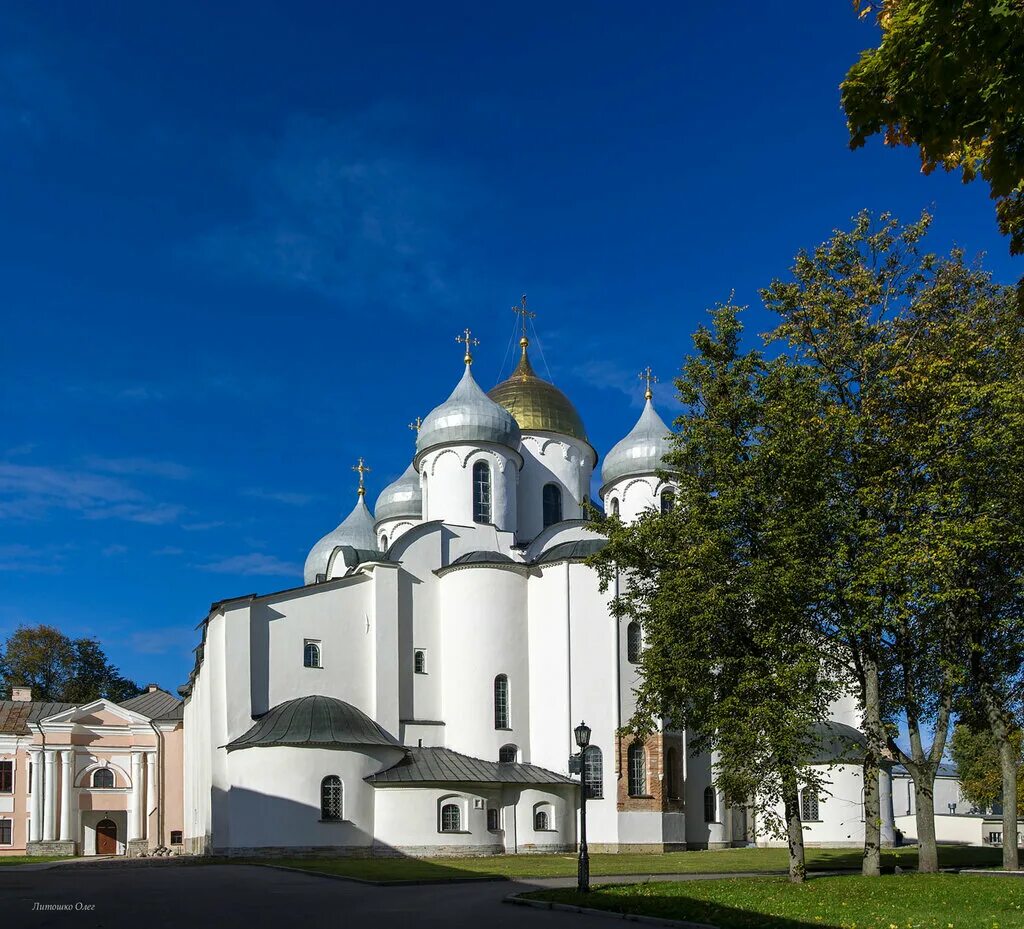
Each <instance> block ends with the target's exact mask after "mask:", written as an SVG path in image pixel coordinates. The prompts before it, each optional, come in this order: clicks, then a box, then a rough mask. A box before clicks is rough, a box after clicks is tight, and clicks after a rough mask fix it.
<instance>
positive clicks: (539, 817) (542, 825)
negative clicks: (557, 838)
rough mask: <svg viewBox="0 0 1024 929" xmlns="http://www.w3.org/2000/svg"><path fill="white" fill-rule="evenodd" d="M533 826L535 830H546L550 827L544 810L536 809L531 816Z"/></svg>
mask: <svg viewBox="0 0 1024 929" xmlns="http://www.w3.org/2000/svg"><path fill="white" fill-rule="evenodd" d="M533 828H534V831H536V832H547V831H548V829H550V828H551V827H550V826H549V825H548V814H547V813H546V812H545V811H544V810H537V814H536V815H535V816H534V817H533Z"/></svg>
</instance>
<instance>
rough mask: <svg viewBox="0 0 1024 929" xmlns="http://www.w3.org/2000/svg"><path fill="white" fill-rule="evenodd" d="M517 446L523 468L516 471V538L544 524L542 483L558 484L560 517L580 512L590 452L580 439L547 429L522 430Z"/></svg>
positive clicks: (534, 532)
mask: <svg viewBox="0 0 1024 929" xmlns="http://www.w3.org/2000/svg"><path fill="white" fill-rule="evenodd" d="M519 448H520V451H521V452H522V455H523V468H522V471H521V472H520V475H519V512H518V530H517V531H518V536H519V539H520V541H527V540H529V539H533V538H535V537H536V536H537V535H538V534H539V533H540V532H541V530H543V528H544V506H543V491H544V485H545V484H549V483H554V484H557V485H558V486H559V487H560V488H561V491H562V519H579V518H580V517H581V516H582V515H583V510H582V501H583V498H584V497H585V496H587V495H588V494H589V493H590V475H591V473H592V471H593V467H594V453H593V451H592V450H591V449H590V447H589V446H587V445H585V444H584V443H582V442H578V441H575V440H573V439H571V438H569V437H568V436H563V435H556V434H555V433H547V432H529V433H525V434H524V435H523V440H522V443H521V444H520V446H519Z"/></svg>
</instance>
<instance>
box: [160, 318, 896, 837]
mask: <svg viewBox="0 0 1024 929" xmlns="http://www.w3.org/2000/svg"><path fill="white" fill-rule="evenodd" d="M518 309H519V310H520V312H521V313H522V315H523V322H524V328H523V336H522V339H521V340H520V346H521V356H520V358H519V361H518V366H517V367H516V368H515V370H514V371H513V373H512V374H511V376H510V377H509V378H508V379H506V380H505V381H503V382H502V383H500V384H498V385H497V386H495V387H494V388H492V389H491V390H490V391H489V392H485V391H484V390H483V389H482V388H481V387H480V386H479V384H478V383H477V381H476V379H475V377H474V374H473V368H472V362H473V358H472V351H471V349H472V347H473V345H475V344H476V343H475V340H473V339H472V336H471V334H470V333H469V331H468V330H467V331H466V332H465V334H464V335H463V336H462V337H460V338H459V339H458V341H460V342H461V343H462V344H463V345H464V366H463V368H462V370H461V372H460V376H459V377H457V378H453V379H454V380H456V383H455V386H454V389H453V390H452V393H451V394H450V396H449V397H448V398H447V399H444V400H441V402H439V403H437V405H436V406H435V407H434V408H433V409H432V410H431V411H430V412H429V413H428V414H427V415H426V417H425V418H424V419H422V420H421V421H419V420H418V421H417V423H416V425H417V426H418V431H417V435H416V447H415V451H414V454H413V455H412V457H411V460H410V461H408V462H401V463H400V465H399V467H396V468H395V469H394V470H395V471H399V470H401V474H400V476H399V477H398V478H397V480H395V481H394V482H393V483H392V484H390V485H389V486H387V487H385V488H384V490H383V491H381V493H380V495H379V496H378V497H377V500H376V506H375V508H374V511H371V510H370V508H369V507H368V505H367V502H366V490H365V482H364V475H365V472H366V470H367V469H366V467H365V465H364V463H363V460H362V459H359V464H358V465H357V466H356V468H355V470H357V471H358V472H359V487H358V494H357V499H356V503H355V506H354V508H353V509H352V511H351V513H350V514H349V515H348V516H347V517H346V518H345V519H344V520H343V521H342V522H341V523H340V524H339V525H338V526H337V527H336V528H334V529H332V530H331V531H329V532H328V533H327V534H326V535H324V536H323V537H322V538H321V539H320V540H319V541H317V542H316V543H315V544H314V545H313V546H312V548H311V549H310V551H309V554H308V557H307V558H306V562H305V568H304V576H303V578H302V583H301V584H299V585H297V586H295V587H292V588H289V589H286V590H281V591H277V592H274V593H269V594H265V595H250V596H246V597H241V598H236V599H230V600H224V601H221V602H218V603H215V604H214V605H213V607H212V608H211V610H210V612H209V614H208V615H207V616H206V618H205V619H204V621H203V623H202V640H201V643H200V645H199V647H198V648H197V649H196V662H195V666H194V669H193V671H192V673H191V675H190V678H189V681H188V683H187V684H186V685H185V686H184V687H183V688H182V689H181V691H180V692H181V693H182V695H183V696H184V698H185V706H184V722H185V729H184V732H185V764H184V771H185V781H184V809H185V822H184V833H185V835H184V840H185V848H186V850H187V851H191V852H196V853H217V854H239V855H243V854H254V853H282V854H294V853H301V852H318V853H337V854H379V855H401V854H416V855H423V854H438V855H439V854H490V853H501V852H507V853H523V852H533V851H556V850H565V849H571V848H573V847H574V846H575V843H576V841H577V823H578V810H579V790H580V787H579V784H580V781H579V779H578V778H573V777H570V756H571V755H573V754H574V753H575V752H576V746H575V744H574V742H573V727H574V726H575V725H576V724H577V723H579V721H580V720H581V719H583V720H585V721H586V722H587V723H588V724H589V726H590V727H591V729H592V738H591V746H590V748H589V749H588V751H587V753H586V756H585V759H584V764H583V784H584V788H583V789H585V790H586V791H587V795H588V803H587V809H588V827H589V839H590V843H591V848H592V850H595V851H620V850H651V851H658V850H663V849H679V848H709V847H712V848H713V847H725V846H729V845H734V844H747V843H754V842H756V843H760V844H771V843H772V842H773V841H774V840H772V839H771V837H769V836H767V835H765V834H763V833H762V832H760V831H759V830H758V824H757V823H756V822H755V821H754V820H753V817H752V816H748V815H747V811H746V810H744V809H730V808H729V807H728V806H727V805H726V804H725V802H724V800H723V797H722V793H721V791H720V790H719V789H718V788H717V786H716V784H715V772H714V758H713V757H707V756H701V755H697V754H695V753H694V752H693V751H692V750H691V748H690V744H691V739H690V738H689V734H688V733H686V732H682V731H675V730H671V729H669V728H667V727H665V726H664V725H663V724H662V723H661V721H660V720H655V721H654V731H653V732H652V733H651V734H650V735H649V736H648V737H646V738H644V739H635V738H633V737H632V736H627V735H625V734H623V732H622V726H623V724H624V723H626V722H627V721H628V720H629V718H630V717H631V715H632V713H633V710H634V707H635V697H634V688H635V686H636V683H637V664H638V660H639V657H640V654H641V652H642V649H643V647H644V643H643V633H642V630H641V628H640V627H639V626H638V625H637V624H636V623H631V622H628V621H625V620H620V619H618V618H616V617H614V616H613V615H612V614H611V612H610V610H609V604H610V601H611V599H612V597H613V596H614V595H615V592H616V590H617V589H618V585H620V584H624V583H627V579H626V578H621V577H620V578H617V579H616V581H615V584H613V585H612V587H611V589H609V590H606V591H602V590H601V589H600V586H599V584H598V579H597V577H596V574H595V572H594V570H593V569H592V568H591V567H589V565H588V564H587V563H586V559H587V556H589V555H590V554H592V553H594V552H596V551H597V550H599V549H600V548H601V547H602V546H603V545H604V544H605V540H604V539H603V538H602V537H601V536H600V535H599V534H597V533H595V532H594V531H593V530H592V529H591V528H589V524H588V523H589V515H588V513H589V510H588V504H589V503H590V502H591V501H590V499H589V498H590V496H591V493H592V491H591V488H592V486H597V487H599V491H598V497H599V498H600V502H601V504H602V505H603V506H604V509H605V511H606V512H607V513H609V514H612V515H615V516H617V517H618V518H620V519H622V520H633V519H636V518H639V517H640V516H642V515H643V514H644V513H647V512H650V511H652V510H654V511H658V510H660V509H662V508H666V507H671V506H672V505H673V499H674V498H673V490H672V482H671V478H670V476H668V475H666V474H665V472H664V461H663V458H664V455H665V453H666V451H667V450H668V448H669V445H670V440H669V436H670V430H669V427H668V425H667V424H666V423H665V421H664V420H663V419H662V418H661V417H660V416H659V415H658V413H657V411H656V410H655V408H654V405H653V397H652V394H651V390H650V377H649V372H648V383H647V391H646V395H645V398H644V400H645V402H644V407H643V410H642V412H641V415H640V417H639V419H638V421H637V422H636V424H635V425H634V427H633V428H632V429H631V430H629V431H628V432H626V434H625V436H624V438H623V439H622V440H621V441H620V442H619V443H617V444H616V445H615V446H614V447H613V448H612V449H611V450H610V451H609V453H608V455H607V457H606V458H605V460H604V462H603V464H602V466H601V470H600V479H599V480H598V481H596V482H595V480H594V475H595V469H596V468H597V467H598V453H597V451H596V450H595V449H594V447H593V446H592V445H591V443H590V440H589V438H588V436H587V432H586V429H585V427H584V424H583V422H582V420H581V418H580V416H579V414H578V412H577V411H576V409H575V407H574V406H573V404H572V403H571V402H570V400H569V399H568V397H566V396H565V394H564V393H562V392H561V391H560V390H559V389H558V388H557V387H555V385H554V384H551V383H550V382H548V381H545V380H543V379H541V378H540V377H538V376H537V374H536V372H535V371H534V369H533V367H532V364H531V360H530V357H529V354H528V346H529V341H528V339H527V334H526V328H525V322H526V316H527V314H526V311H525V305H524V306H523V307H521V308H518ZM438 399H439V400H440V398H438ZM410 412H415V411H410ZM624 427H625V424H624ZM624 431H626V430H625V428H624ZM403 469H404V470H403ZM297 580H298V579H297ZM848 704H849V701H847V703H844V704H842V705H837V707H836V713H835V720H834V722H833V723H832V724H830V727H829V732H828V738H827V739H826V740H825V742H826V743H827V744H828V745H829V746H830V751H829V753H828V754H827V756H823V757H821V758H818V759H814V763H815V764H819V765H821V766H822V767H823V768H825V769H826V784H827V785H829V786H827V788H826V789H825V790H824V791H823V792H822V793H821V794H820V795H816V796H806V797H803V798H802V805H803V807H804V811H805V817H804V818H805V820H806V821H807V825H808V830H809V835H808V839H809V841H810V843H811V844H821V845H850V846H854V845H857V844H859V843H861V842H862V841H863V836H864V823H863V813H862V810H863V807H862V795H861V784H860V768H859V761H860V759H859V758H858V757H857V745H858V743H859V742H862V741H863V740H862V738H861V736H860V733H859V732H858V731H857V729H856V728H855V727H856V725H857V720H856V718H855V716H856V709H855V707H853V708H852V709H851V705H848ZM851 714H852V715H851ZM885 829H886V831H887V835H888V836H889V837H890V838H891V835H892V832H891V829H892V822H891V809H889V810H887V820H886V824H885Z"/></svg>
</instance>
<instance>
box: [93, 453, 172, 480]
mask: <svg viewBox="0 0 1024 929" xmlns="http://www.w3.org/2000/svg"><path fill="white" fill-rule="evenodd" d="M85 465H86V467H87V468H89V469H90V470H92V471H102V472H104V473H106V474H135V475H141V476H146V477H163V478H166V479H167V480H171V481H183V480H186V479H187V478H189V477H191V476H192V469H191V468H188V467H186V466H185V465H181V464H177V463H176V462H173V461H159V460H157V459H153V458H98V457H91V458H87V459H86V461H85Z"/></svg>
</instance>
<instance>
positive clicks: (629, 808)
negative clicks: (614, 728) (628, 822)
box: [615, 732, 685, 813]
mask: <svg viewBox="0 0 1024 929" xmlns="http://www.w3.org/2000/svg"><path fill="white" fill-rule="evenodd" d="M634 741H635V739H634V737H633V735H632V734H626V735H619V736H618V738H617V739H616V741H615V770H616V771H617V773H618V778H617V781H618V785H617V791H616V798H617V806H618V810H619V812H620V813H635V812H644V813H681V812H683V810H684V808H685V807H684V803H683V796H684V795H685V790H684V786H685V785H684V784H683V739H682V736H681V735H679V734H677V733H671V732H668V733H666V732H652V733H651V734H650V735H648V736H647V738H646V739H644V742H643V745H644V760H645V766H646V769H647V795H646V796H644V797H631V796H629V747H630V745H632V744H633V742H634ZM670 748H674V749H675V752H676V754H675V761H676V763H675V781H676V784H675V790H674V791H670V790H669V785H668V784H667V783H666V780H665V778H666V776H667V775H666V767H667V765H666V755H667V752H668V750H669V749H670ZM669 793H675V794H676V796H675V797H669Z"/></svg>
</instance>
